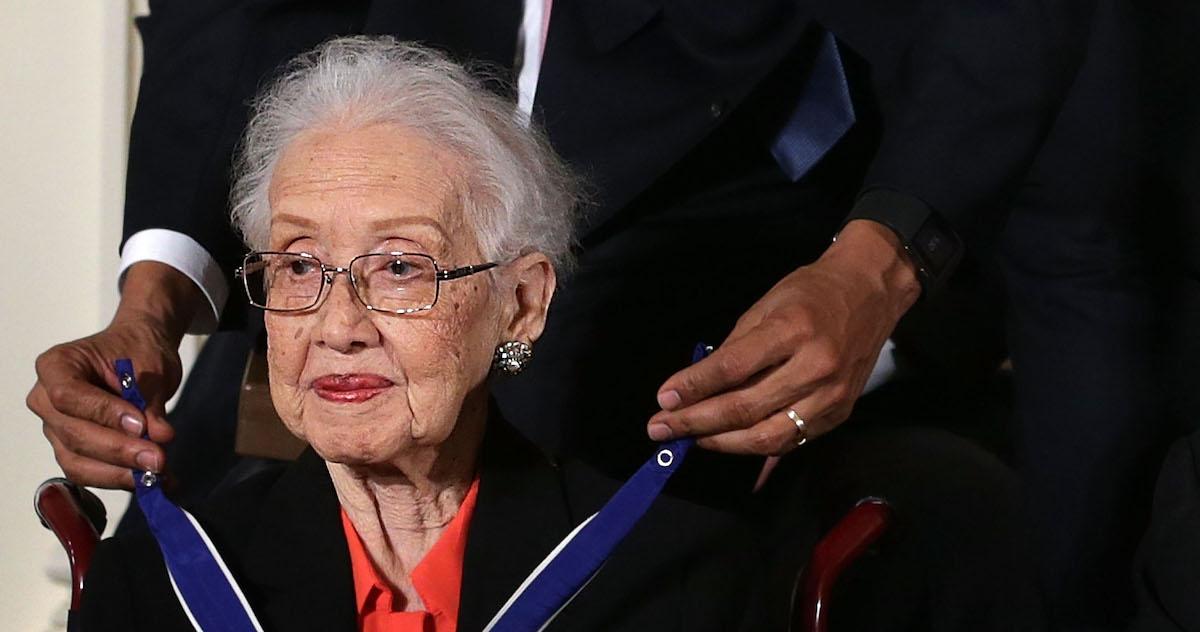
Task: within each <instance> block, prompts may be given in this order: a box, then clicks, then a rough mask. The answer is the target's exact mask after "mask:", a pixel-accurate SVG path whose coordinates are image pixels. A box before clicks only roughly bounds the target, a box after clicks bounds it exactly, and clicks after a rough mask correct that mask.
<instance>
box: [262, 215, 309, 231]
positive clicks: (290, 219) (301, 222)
mask: <svg viewBox="0 0 1200 632" xmlns="http://www.w3.org/2000/svg"><path fill="white" fill-rule="evenodd" d="M273 221H276V222H285V223H288V224H292V225H293V226H299V227H301V228H307V229H309V230H316V229H317V228H319V226H318V225H317V223H316V222H314V221H313V220H311V219H308V218H307V217H301V216H299V215H292V214H291V213H280V214H278V215H276V216H275V217H274V220H273Z"/></svg>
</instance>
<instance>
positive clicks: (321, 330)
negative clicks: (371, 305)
mask: <svg viewBox="0 0 1200 632" xmlns="http://www.w3.org/2000/svg"><path fill="white" fill-rule="evenodd" d="M343 276H344V275H341V274H337V275H334V276H333V281H332V284H331V285H330V287H329V288H328V289H327V290H326V291H327V292H329V296H327V297H326V298H325V302H324V303H323V304H322V305H321V306H320V307H319V308H318V317H319V318H320V319H321V323H320V326H319V327H318V328H317V335H318V338H319V339H318V340H317V341H316V342H317V343H318V344H321V345H324V346H327V347H329V348H330V349H333V350H334V351H338V352H341V353H350V352H352V351H354V350H355V349H359V348H367V347H372V346H375V345H377V344H379V330H378V329H376V328H375V325H374V323H372V322H371V318H370V317H369V316H368V312H369V311H370V310H368V309H367V306H366V305H363V303H362V302H361V301H359V300H358V297H357V296H355V294H354V287H353V286H351V284H350V279H349V277H346V278H342V279H340V280H339V278H338V277H343Z"/></svg>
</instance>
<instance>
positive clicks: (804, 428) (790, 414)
mask: <svg viewBox="0 0 1200 632" xmlns="http://www.w3.org/2000/svg"><path fill="white" fill-rule="evenodd" d="M787 418H788V419H791V420H792V423H794V424H796V431H797V432H798V434H797V438H796V447H799V446H802V445H804V444H806V443H808V424H807V423H805V422H804V420H803V419H801V418H800V415H799V414H798V413H797V412H796V411H794V410H792V409H791V408H789V409H787Z"/></svg>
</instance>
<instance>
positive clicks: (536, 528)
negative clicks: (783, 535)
mask: <svg viewBox="0 0 1200 632" xmlns="http://www.w3.org/2000/svg"><path fill="white" fill-rule="evenodd" d="M618 486H619V485H618V483H616V482H615V481H612V480H609V479H606V478H603V477H601V476H600V475H598V474H596V473H595V472H594V471H592V470H589V469H587V468H586V467H583V466H579V465H575V464H570V463H564V464H555V463H553V462H551V461H549V460H548V459H547V458H546V457H545V456H543V455H542V454H541V453H540V452H539V451H537V449H535V448H534V447H533V446H532V445H531V444H529V443H528V442H527V441H525V440H524V439H522V438H520V437H519V435H517V433H515V432H514V431H513V430H512V429H511V428H509V427H508V426H507V425H506V424H504V423H503V422H500V421H497V422H494V423H492V424H490V427H489V429H488V431H487V436H486V438H485V440H484V446H483V450H482V451H481V461H480V481H479V496H478V499H477V504H476V508H475V514H474V516H473V519H472V522H471V524H470V526H469V532H468V533H469V534H468V540H467V547H466V553H465V559H464V568H463V580H462V601H461V605H460V611H459V615H458V622H459V630H462V631H464V632H468V631H473V630H481V629H482V628H483V627H484V626H485V625H486V624H487V622H488V621H490V620H491V618H492V616H493V615H494V614H495V613H496V612H497V611H498V610H499V609H500V607H501V606H502V605H503V604H504V602H505V601H506V600H507V598H508V596H509V595H510V594H511V593H512V592H513V591H514V590H515V589H516V588H517V587H518V586H519V585H520V583H521V581H522V580H523V579H524V578H525V576H526V575H527V574H528V573H529V572H530V571H532V570H533V568H534V567H535V566H537V564H538V563H539V562H540V561H541V560H542V558H543V557H545V555H547V554H548V553H549V552H550V551H551V550H552V549H553V548H554V546H555V545H556V544H557V543H558V542H559V541H560V540H561V539H562V538H563V537H564V536H565V535H567V533H569V532H570V530H571V529H572V528H574V526H575V525H577V524H578V523H580V522H582V520H583V519H585V518H586V517H587V516H589V515H591V514H592V513H594V512H595V511H596V510H597V509H599V507H600V506H601V505H602V504H603V503H604V502H605V501H606V500H607V499H608V498H609V496H610V495H611V494H612V493H613V492H614V491H616V488H617V487H618ZM338 508H339V505H338V501H337V496H336V493H335V491H334V488H333V484H332V482H331V481H330V479H329V474H328V471H327V469H326V467H325V462H324V461H323V460H322V459H321V458H320V457H318V456H317V455H316V454H315V453H314V452H312V451H311V450H310V451H308V452H306V453H305V454H304V456H302V457H301V458H300V459H299V460H298V461H297V462H296V463H293V464H291V465H290V466H287V467H286V468H284V469H280V470H275V471H273V472H268V473H266V474H263V475H260V476H258V477H256V478H253V479H250V480H248V481H246V482H245V483H244V484H242V485H240V486H239V487H237V488H235V489H233V490H230V492H229V493H228V494H226V495H224V496H222V497H220V498H216V499H214V500H213V502H212V503H211V504H210V506H209V507H208V508H207V510H206V511H200V512H197V514H196V515H197V518H198V519H199V520H200V522H201V523H202V524H203V525H204V527H205V529H206V531H207V532H208V534H209V535H210V537H211V538H212V540H213V542H214V543H216V545H217V547H218V549H219V550H220V551H221V554H222V556H223V558H224V559H225V561H226V563H227V564H228V566H229V568H230V570H231V571H232V572H233V574H234V575H235V576H236V577H237V579H238V581H239V584H240V586H241V587H242V589H243V591H244V592H245V594H246V596H247V599H248V600H249V602H250V604H251V606H252V607H253V609H254V611H255V613H256V614H257V616H258V618H259V620H260V622H261V623H262V624H263V626H264V629H266V630H321V631H322V632H327V631H329V632H332V631H336V630H347V631H350V630H355V629H356V611H355V605H354V588H353V583H352V579H351V570H350V558H349V554H348V552H347V548H346V540H345V536H344V534H343V532H342V526H341V522H340V518H339V513H338V511H339V509H338ZM754 541H755V539H754V538H753V537H750V535H749V533H748V532H747V531H746V529H745V528H744V527H743V526H742V525H741V524H740V523H739V522H738V521H737V520H735V519H733V518H732V517H731V516H729V515H727V514H723V513H721V512H718V511H715V510H713V509H709V508H706V507H703V506H700V505H695V504H692V503H688V502H684V501H681V500H677V499H674V498H670V497H666V496H664V497H661V498H660V499H659V500H657V501H656V502H655V504H654V506H653V507H652V508H651V510H650V511H649V512H648V513H647V515H646V516H645V517H644V518H643V520H642V522H641V523H639V524H638V525H637V527H635V529H634V530H633V532H632V533H631V534H630V535H629V536H628V537H627V539H626V540H625V541H623V542H622V543H621V545H620V546H619V547H618V549H617V550H616V551H615V552H614V554H613V556H612V557H611V558H610V559H609V561H608V562H607V563H606V565H605V566H604V567H603V568H602V569H601V571H600V572H599V574H598V575H597V576H596V577H595V578H594V579H593V581H592V582H591V583H590V584H589V585H588V586H587V587H586V589H585V590H584V591H583V592H582V593H581V594H580V595H579V596H577V597H576V598H575V600H573V601H572V602H571V603H570V604H569V605H568V606H567V607H566V608H565V609H564V610H563V611H562V613H561V614H560V615H559V617H558V618H557V619H556V620H555V622H554V624H553V625H552V626H550V628H549V629H551V630H736V629H747V630H750V629H760V626H761V621H760V620H759V619H758V617H760V616H762V614H763V607H762V604H761V603H759V602H758V601H757V598H756V594H757V591H756V590H755V581H754V574H753V573H752V571H753V570H754V569H755V566H756V564H757V563H758V561H759V558H758V557H757V552H756V550H755V549H754V548H753V545H752V544H751V543H752V542H754ZM783 607H786V604H784V605H783ZM83 622H84V623H83V626H84V629H86V630H88V631H89V632H97V631H100V630H123V631H129V630H154V631H156V632H157V631H169V630H191V629H192V628H191V626H190V624H189V622H188V621H187V619H186V617H185V615H184V613H183V611H182V609H181V608H180V607H179V604H178V602H177V600H176V599H175V596H174V593H173V592H172V589H171V585H170V583H169V580H168V578H167V575H166V571H165V566H164V564H163V561H162V558H161V555H160V553H159V551H158V547H157V545H156V543H155V542H154V540H153V539H151V538H150V537H149V536H148V535H145V534H141V535H137V536H132V537H117V538H113V539H110V540H106V541H104V542H103V543H102V544H101V546H100V548H99V549H98V551H97V553H96V556H95V558H94V561H93V564H92V569H91V571H90V572H89V574H88V577H87V582H86V589H85V592H84V605H83Z"/></svg>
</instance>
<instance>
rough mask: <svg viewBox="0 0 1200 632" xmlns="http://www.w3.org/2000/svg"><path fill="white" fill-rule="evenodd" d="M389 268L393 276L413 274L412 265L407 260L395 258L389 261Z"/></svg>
mask: <svg viewBox="0 0 1200 632" xmlns="http://www.w3.org/2000/svg"><path fill="white" fill-rule="evenodd" d="M387 270H388V272H389V273H391V275H392V276H396V277H405V276H408V275H410V274H412V266H411V265H409V263H408V262H406V261H401V260H399V259H393V260H392V261H390V262H388V267H387Z"/></svg>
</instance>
